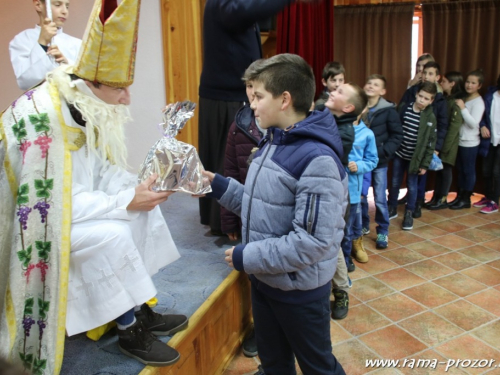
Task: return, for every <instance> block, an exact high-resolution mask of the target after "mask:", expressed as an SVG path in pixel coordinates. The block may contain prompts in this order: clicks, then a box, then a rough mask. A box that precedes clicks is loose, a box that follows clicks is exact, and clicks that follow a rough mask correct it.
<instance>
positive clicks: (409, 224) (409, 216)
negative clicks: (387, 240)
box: [403, 210, 413, 230]
mask: <svg viewBox="0 0 500 375" xmlns="http://www.w3.org/2000/svg"><path fill="white" fill-rule="evenodd" d="M412 229H413V212H411V211H410V210H407V211H405V218H404V219H403V230H412Z"/></svg>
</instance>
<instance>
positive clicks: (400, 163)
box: [388, 155, 418, 211]
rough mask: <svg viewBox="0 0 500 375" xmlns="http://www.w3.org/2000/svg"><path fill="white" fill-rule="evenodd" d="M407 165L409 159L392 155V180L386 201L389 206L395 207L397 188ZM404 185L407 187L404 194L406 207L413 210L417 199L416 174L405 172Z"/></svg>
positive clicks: (408, 164) (406, 170)
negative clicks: (406, 191) (405, 194)
mask: <svg viewBox="0 0 500 375" xmlns="http://www.w3.org/2000/svg"><path fill="white" fill-rule="evenodd" d="M409 166H410V161H409V160H404V159H402V158H400V157H399V156H397V155H396V156H394V161H393V164H392V181H391V188H390V189H389V202H388V204H389V206H391V207H397V205H398V194H399V188H400V187H401V183H402V182H403V177H404V175H405V172H408V168H409ZM406 186H407V188H408V194H407V196H406V209H407V210H410V211H413V210H415V202H416V201H417V190H418V174H413V173H406Z"/></svg>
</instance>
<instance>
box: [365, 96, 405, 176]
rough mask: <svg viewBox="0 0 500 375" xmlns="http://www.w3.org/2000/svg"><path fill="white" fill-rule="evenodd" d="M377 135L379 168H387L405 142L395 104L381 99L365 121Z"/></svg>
mask: <svg viewBox="0 0 500 375" xmlns="http://www.w3.org/2000/svg"><path fill="white" fill-rule="evenodd" d="M363 121H364V123H365V124H366V126H367V127H369V128H370V130H371V131H372V132H373V134H374V135H375V141H376V143H377V152H378V165H377V167H378V168H384V167H387V164H388V163H389V160H391V159H392V158H393V156H394V153H395V152H396V151H397V149H398V148H399V146H400V145H401V142H402V141H403V128H402V127H401V120H400V118H399V114H398V112H397V110H396V106H395V105H394V103H391V102H388V101H387V100H385V99H384V98H382V97H381V98H380V99H379V101H378V103H377V105H375V107H373V108H372V109H371V110H370V111H369V112H368V113H367V114H366V116H364V119H363Z"/></svg>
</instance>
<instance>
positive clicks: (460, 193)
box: [448, 189, 464, 208]
mask: <svg viewBox="0 0 500 375" xmlns="http://www.w3.org/2000/svg"><path fill="white" fill-rule="evenodd" d="M463 193H464V191H463V189H458V192H457V196H456V197H455V199H453V200H452V201H451V202H450V203H449V204H448V206H449V207H450V208H451V206H454V205H455V204H456V203H458V201H459V200H460V198H462V195H463Z"/></svg>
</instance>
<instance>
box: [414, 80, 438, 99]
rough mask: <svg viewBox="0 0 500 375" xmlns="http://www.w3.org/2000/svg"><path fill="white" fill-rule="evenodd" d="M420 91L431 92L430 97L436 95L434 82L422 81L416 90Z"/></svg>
mask: <svg viewBox="0 0 500 375" xmlns="http://www.w3.org/2000/svg"><path fill="white" fill-rule="evenodd" d="M420 91H425V92H427V93H429V94H431V95H432V98H434V97H435V96H436V94H437V87H436V84H435V83H431V82H422V84H421V85H420V87H419V88H418V91H417V92H420Z"/></svg>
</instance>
